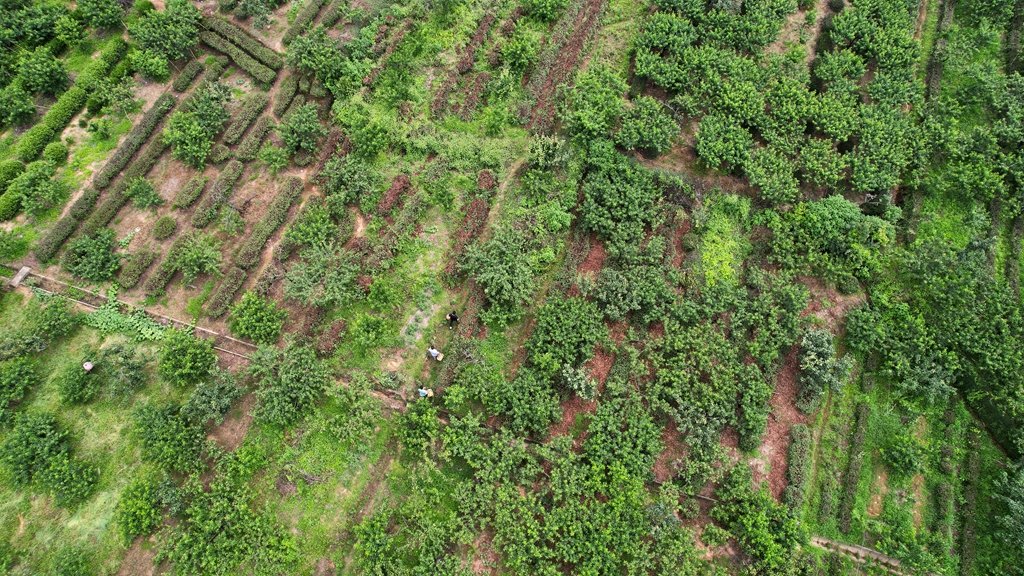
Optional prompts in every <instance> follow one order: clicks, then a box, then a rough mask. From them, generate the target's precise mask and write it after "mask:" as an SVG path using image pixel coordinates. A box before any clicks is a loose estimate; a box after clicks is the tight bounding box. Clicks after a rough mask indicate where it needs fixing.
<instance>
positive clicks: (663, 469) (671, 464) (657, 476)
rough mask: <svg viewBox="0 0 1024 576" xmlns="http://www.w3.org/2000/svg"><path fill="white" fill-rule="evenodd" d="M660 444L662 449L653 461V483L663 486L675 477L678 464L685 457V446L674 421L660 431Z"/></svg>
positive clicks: (670, 421)
mask: <svg viewBox="0 0 1024 576" xmlns="http://www.w3.org/2000/svg"><path fill="white" fill-rule="evenodd" d="M661 443H662V445H663V446H664V448H663V449H662V450H661V454H658V458H657V459H655V461H654V481H655V482H658V483H659V484H664V483H665V482H668V481H669V480H671V479H672V478H674V477H675V475H676V473H677V472H678V471H679V466H678V464H677V463H678V462H679V461H680V460H682V459H683V458H685V457H686V453H687V450H686V444H684V443H683V437H682V435H680V434H679V429H678V428H677V427H676V423H675V421H674V420H669V422H668V426H665V428H663V429H662V431H661Z"/></svg>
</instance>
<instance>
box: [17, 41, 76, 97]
mask: <svg viewBox="0 0 1024 576" xmlns="http://www.w3.org/2000/svg"><path fill="white" fill-rule="evenodd" d="M18 80H19V82H20V83H21V85H22V86H23V87H24V88H25V90H28V91H29V92H31V93H33V94H39V93H43V94H49V95H51V96H56V95H57V94H59V93H60V92H61V91H63V90H64V88H65V87H67V85H68V73H67V71H66V70H64V65H63V64H62V63H61V61H60V60H58V59H56V58H54V57H53V54H51V53H50V49H49V48H46V47H45V46H39V47H37V48H36V49H35V50H32V51H31V52H25V53H24V54H23V55H22V57H21V61H20V62H19V64H18Z"/></svg>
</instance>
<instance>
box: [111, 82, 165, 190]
mask: <svg viewBox="0 0 1024 576" xmlns="http://www.w3.org/2000/svg"><path fill="white" fill-rule="evenodd" d="M177 103H178V98H177V97H175V96H174V95H173V94H170V93H164V94H162V95H161V96H160V97H159V98H157V99H156V102H154V103H153V105H152V106H151V107H150V108H149V110H146V113H145V114H143V115H142V119H140V120H139V123H138V124H136V125H135V126H133V127H132V131H131V132H129V133H128V136H127V137H126V138H125V139H124V142H122V143H121V145H120V146H118V147H117V150H115V151H114V153H113V154H111V155H110V160H107V163H106V164H104V165H103V168H101V169H100V170H99V172H97V173H96V175H95V176H93V179H92V184H93V186H95V187H96V188H98V189H100V190H102V189H104V188H106V187H107V186H109V185H110V183H111V182H112V181H113V180H114V178H116V177H117V175H118V174H120V173H121V171H122V170H123V169H124V167H125V166H127V165H128V163H129V162H131V159H132V157H133V156H135V153H136V152H138V151H139V149H140V148H142V145H143V144H145V142H146V139H148V138H149V136H150V134H152V133H153V131H155V130H156V127H157V125H158V124H160V121H161V120H163V119H164V116H166V115H167V113H168V112H170V111H171V110H172V109H173V108H174V105H175V104H177ZM158 140H159V138H158Z"/></svg>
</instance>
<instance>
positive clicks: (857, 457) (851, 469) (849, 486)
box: [839, 402, 870, 534]
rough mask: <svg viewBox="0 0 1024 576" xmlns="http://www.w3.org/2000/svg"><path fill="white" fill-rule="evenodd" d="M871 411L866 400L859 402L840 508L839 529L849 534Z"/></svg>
mask: <svg viewBox="0 0 1024 576" xmlns="http://www.w3.org/2000/svg"><path fill="white" fill-rule="evenodd" d="M869 412H870V409H869V408H868V405H867V404H866V403H865V402H861V403H859V404H857V412H856V424H855V425H854V431H853V440H852V441H851V442H850V462H849V464H848V465H847V468H846V477H845V478H844V479H843V499H842V502H841V503H840V508H839V529H840V530H841V531H842V532H843V533H844V534H848V533H849V532H850V528H851V526H852V525H853V504H854V501H855V500H856V499H857V485H858V484H860V471H861V468H862V467H863V466H864V440H865V437H866V436H867V429H868V415H869Z"/></svg>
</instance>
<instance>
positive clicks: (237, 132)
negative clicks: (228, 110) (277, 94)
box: [224, 92, 270, 145]
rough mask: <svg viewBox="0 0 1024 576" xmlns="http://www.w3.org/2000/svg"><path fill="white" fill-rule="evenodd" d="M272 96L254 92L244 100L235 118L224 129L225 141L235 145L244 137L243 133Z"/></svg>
mask: <svg viewBox="0 0 1024 576" xmlns="http://www.w3.org/2000/svg"><path fill="white" fill-rule="evenodd" d="M269 100H270V97H269V96H267V94H266V93H265V92H253V93H252V94H249V96H248V97H246V99H245V100H244V101H243V102H242V104H241V106H239V108H238V112H237V113H236V116H235V118H234V119H233V120H232V121H231V124H229V125H228V128H227V130H225V131H224V143H225V144H228V145H235V144H237V143H238V141H239V140H241V139H242V135H243V134H245V131H246V130H247V129H248V128H249V126H251V125H252V123H253V122H254V121H255V120H256V118H257V117H259V115H260V112H263V109H264V108H266V107H267V102H268V101H269Z"/></svg>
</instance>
